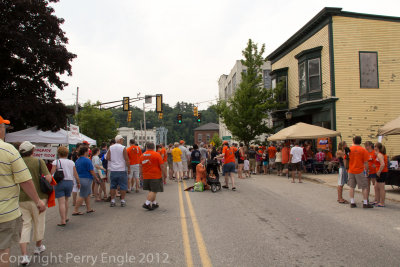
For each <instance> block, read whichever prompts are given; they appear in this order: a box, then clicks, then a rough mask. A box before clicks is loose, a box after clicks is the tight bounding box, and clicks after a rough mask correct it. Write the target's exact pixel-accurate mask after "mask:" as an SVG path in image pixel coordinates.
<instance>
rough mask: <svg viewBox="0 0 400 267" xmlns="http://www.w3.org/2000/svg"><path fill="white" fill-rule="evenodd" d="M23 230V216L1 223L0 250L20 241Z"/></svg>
mask: <svg viewBox="0 0 400 267" xmlns="http://www.w3.org/2000/svg"><path fill="white" fill-rule="evenodd" d="M21 231H22V216H20V217H18V218H17V219H14V220H12V221H9V222H3V223H0V250H5V249H8V248H10V247H11V246H12V245H13V244H16V243H19V240H20V239H21Z"/></svg>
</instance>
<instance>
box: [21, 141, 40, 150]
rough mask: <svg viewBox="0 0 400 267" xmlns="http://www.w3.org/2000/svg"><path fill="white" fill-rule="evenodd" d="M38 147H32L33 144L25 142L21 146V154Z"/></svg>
mask: <svg viewBox="0 0 400 267" xmlns="http://www.w3.org/2000/svg"><path fill="white" fill-rule="evenodd" d="M35 147H36V146H34V145H32V143H31V142H29V141H24V142H22V144H21V145H20V146H19V152H28V151H31V150H32V149H34V148H35Z"/></svg>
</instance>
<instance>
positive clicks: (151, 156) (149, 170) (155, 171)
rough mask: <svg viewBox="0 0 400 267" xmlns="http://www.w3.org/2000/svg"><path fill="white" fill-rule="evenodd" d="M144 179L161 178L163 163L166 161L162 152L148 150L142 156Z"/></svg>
mask: <svg viewBox="0 0 400 267" xmlns="http://www.w3.org/2000/svg"><path fill="white" fill-rule="evenodd" d="M140 163H141V164H142V173H143V179H161V177H162V174H161V165H162V164H163V163H164V162H163V160H162V158H161V156H160V154H159V153H157V152H155V151H154V150H147V151H146V152H144V153H143V154H142V156H141V157H140Z"/></svg>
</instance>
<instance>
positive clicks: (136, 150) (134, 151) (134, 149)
mask: <svg viewBox="0 0 400 267" xmlns="http://www.w3.org/2000/svg"><path fill="white" fill-rule="evenodd" d="M126 152H127V153H128V158H129V164H130V165H136V164H139V163H140V162H139V158H140V156H141V155H142V150H141V149H140V147H138V146H130V147H128V148H127V149H126Z"/></svg>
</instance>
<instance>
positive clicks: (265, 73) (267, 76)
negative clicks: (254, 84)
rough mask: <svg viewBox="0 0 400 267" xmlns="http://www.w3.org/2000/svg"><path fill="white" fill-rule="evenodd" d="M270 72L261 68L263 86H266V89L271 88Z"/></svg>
mask: <svg viewBox="0 0 400 267" xmlns="http://www.w3.org/2000/svg"><path fill="white" fill-rule="evenodd" d="M270 73H271V71H270V70H263V82H264V88H268V89H271V88H272V81H271V75H270Z"/></svg>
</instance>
